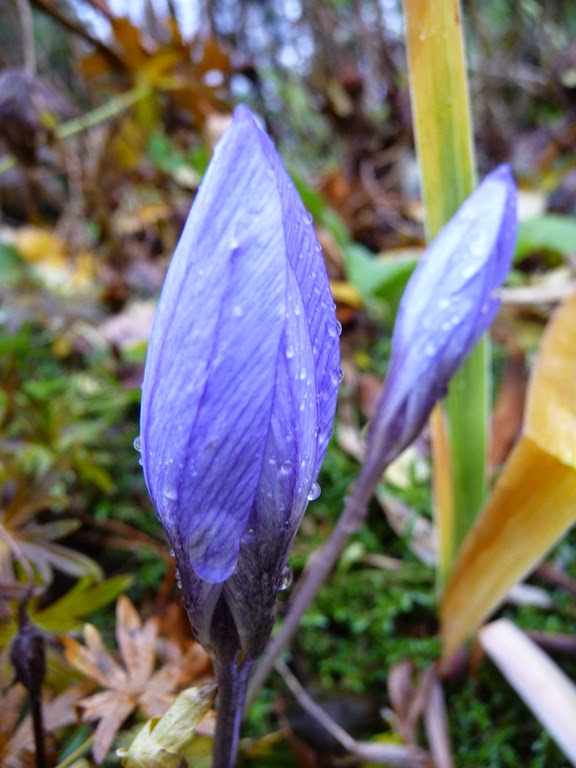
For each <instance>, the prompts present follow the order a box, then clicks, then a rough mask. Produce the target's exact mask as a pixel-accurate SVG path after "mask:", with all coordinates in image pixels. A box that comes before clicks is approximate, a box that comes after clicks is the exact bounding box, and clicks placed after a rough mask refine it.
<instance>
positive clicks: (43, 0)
mask: <svg viewBox="0 0 576 768" xmlns="http://www.w3.org/2000/svg"><path fill="white" fill-rule="evenodd" d="M32 4H33V5H34V6H35V7H36V8H39V9H40V10H41V11H44V13H46V14H48V16H52V18H53V19H55V20H56V21H57V22H58V23H59V24H60V25H61V26H63V27H64V29H67V30H68V31H69V32H72V33H73V34H75V35H78V37H81V38H82V39H83V40H86V42H87V43H90V45H93V46H94V48H96V50H97V51H99V52H100V53H101V54H102V55H103V56H105V57H106V58H107V59H108V60H109V61H110V62H111V63H112V64H113V65H114V66H115V67H116V68H118V69H121V70H125V69H126V63H125V61H124V59H123V58H122V56H120V54H119V53H118V52H117V51H114V50H113V49H112V48H109V47H108V46H107V45H106V44H105V43H103V42H102V40H99V39H98V38H97V37H94V36H93V35H92V34H91V33H90V32H89V31H88V30H87V29H85V28H84V27H83V26H82V25H81V24H79V23H77V22H76V21H74V20H73V19H71V18H69V17H68V16H65V15H64V14H63V13H61V11H60V10H59V9H58V8H57V7H55V6H54V5H52V3H51V2H50V0H32Z"/></svg>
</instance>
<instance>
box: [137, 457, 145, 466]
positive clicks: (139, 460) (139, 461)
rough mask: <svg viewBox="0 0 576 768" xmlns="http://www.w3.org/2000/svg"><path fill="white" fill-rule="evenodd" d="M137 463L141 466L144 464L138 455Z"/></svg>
mask: <svg viewBox="0 0 576 768" xmlns="http://www.w3.org/2000/svg"><path fill="white" fill-rule="evenodd" d="M138 464H140V466H142V465H143V464H144V462H143V461H142V457H140V458H139V459H138Z"/></svg>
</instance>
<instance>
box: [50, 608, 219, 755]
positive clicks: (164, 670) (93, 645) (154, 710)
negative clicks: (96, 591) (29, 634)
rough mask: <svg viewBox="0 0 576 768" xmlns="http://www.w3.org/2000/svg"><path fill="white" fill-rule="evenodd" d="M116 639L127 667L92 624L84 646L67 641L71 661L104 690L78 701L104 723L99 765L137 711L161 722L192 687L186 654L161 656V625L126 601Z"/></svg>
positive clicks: (174, 650) (96, 750)
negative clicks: (185, 688)
mask: <svg viewBox="0 0 576 768" xmlns="http://www.w3.org/2000/svg"><path fill="white" fill-rule="evenodd" d="M116 639H117V642H118V648H119V652H120V658H121V661H122V663H119V662H118V661H116V659H115V658H114V657H113V656H112V654H111V653H109V652H108V650H107V649H106V646H105V645H104V642H103V640H102V637H101V635H100V633H99V632H98V630H97V629H96V628H95V627H93V626H92V625H90V624H87V625H86V626H85V627H84V640H85V645H81V644H80V643H78V642H77V641H76V640H74V639H73V638H71V637H63V638H62V643H63V645H64V648H65V651H66V659H67V660H68V662H69V663H70V664H71V665H72V666H73V667H75V668H76V669H77V670H79V671H80V672H82V674H84V675H85V676H86V677H88V678H91V679H92V680H94V681H96V682H97V683H98V684H99V685H100V686H102V687H103V688H104V689H105V690H103V691H100V692H99V693H95V694H93V695H92V696H88V697H87V698H85V699H82V701H80V702H78V707H79V708H81V709H82V710H83V720H85V721H90V720H99V723H98V726H97V728H96V731H95V733H94V745H93V754H94V759H95V761H96V763H101V762H102V761H103V760H104V758H105V757H106V755H107V754H108V752H109V751H110V747H111V746H112V742H113V740H114V737H115V736H116V734H117V733H118V731H119V730H120V728H121V727H122V724H123V723H124V722H125V721H126V720H127V719H128V717H129V716H130V715H131V714H132V713H133V712H135V711H136V710H138V709H139V710H141V711H142V712H143V713H144V714H145V715H146V716H147V717H149V718H155V717H161V716H162V715H163V714H164V713H165V712H166V711H167V710H168V708H169V707H170V705H171V704H172V702H173V701H174V698H175V696H176V694H177V692H178V690H179V689H180V688H181V687H182V685H183V684H185V683H186V682H189V680H188V679H187V672H188V670H189V665H188V663H187V658H186V656H187V654H186V653H183V652H182V651H181V650H180V649H179V648H178V647H177V646H172V647H171V648H170V654H169V657H168V654H167V653H166V647H164V654H163V656H162V657H161V654H160V653H159V650H160V648H161V643H160V642H159V639H158V620H157V619H156V618H151V619H148V620H147V621H146V622H142V619H141V618H140V616H139V615H138V613H137V611H136V609H135V608H134V606H133V605H132V603H131V602H130V600H128V598H127V597H120V598H119V600H118V602H117V605H116ZM196 646H197V643H194V642H191V643H190V646H189V651H190V652H191V653H192V654H193V655H194V656H195V657H197V656H198V648H197V647H196ZM195 669H198V666H197V665H196V666H195ZM204 669H206V667H204Z"/></svg>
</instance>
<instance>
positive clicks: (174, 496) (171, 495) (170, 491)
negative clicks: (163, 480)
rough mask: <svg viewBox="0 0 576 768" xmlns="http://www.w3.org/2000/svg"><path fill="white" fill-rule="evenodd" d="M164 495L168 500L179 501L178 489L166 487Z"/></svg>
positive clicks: (163, 491)
mask: <svg viewBox="0 0 576 768" xmlns="http://www.w3.org/2000/svg"><path fill="white" fill-rule="evenodd" d="M162 493H163V494H164V496H165V498H167V499H168V500H169V501H178V491H177V490H176V488H171V487H170V486H168V485H167V486H166V487H165V488H164V489H163V490H162Z"/></svg>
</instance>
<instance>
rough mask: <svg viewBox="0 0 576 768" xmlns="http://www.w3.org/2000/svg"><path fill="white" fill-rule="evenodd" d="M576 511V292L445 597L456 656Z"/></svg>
mask: <svg viewBox="0 0 576 768" xmlns="http://www.w3.org/2000/svg"><path fill="white" fill-rule="evenodd" d="M575 519H576V294H575V295H573V296H572V297H571V298H570V299H568V300H567V301H566V302H565V303H564V304H563V305H562V306H561V307H560V308H559V309H558V310H557V311H556V313H555V314H554V315H553V317H552V319H551V321H550V324H549V326H548V328H547V330H546V332H545V333H544V336H543V339H542V343H541V346H540V353H539V357H538V361H537V363H536V366H535V369H534V372H533V375H532V378H531V381H530V387H529V392H528V402H527V407H526V417H525V423H524V430H523V433H522V436H521V438H520V440H519V441H518V443H517V444H516V446H515V448H514V449H513V451H512V453H511V454H510V456H509V458H508V461H507V462H506V465H505V466H504V469H503V471H502V474H501V475H500V477H499V478H498V481H497V483H496V485H495V488H494V491H493V493H492V496H491V497H490V499H489V500H488V502H487V503H486V505H485V507H484V509H483V510H482V512H481V513H480V515H479V517H478V519H477V521H476V524H475V525H474V527H473V528H472V530H471V531H470V533H469V534H468V536H467V538H466V540H465V541H464V544H463V546H462V548H461V550H460V553H459V555H458V558H457V560H456V563H455V565H454V569H453V571H452V574H451V576H450V578H449V580H448V582H447V584H446V590H445V592H444V595H443V597H442V601H441V610H440V613H441V632H442V639H443V652H444V657H445V658H447V657H449V656H450V655H451V654H452V653H453V652H454V651H455V650H456V649H457V648H458V646H459V645H460V644H461V643H462V642H463V641H464V640H465V639H466V638H467V637H469V636H470V635H471V634H472V633H473V632H474V631H475V630H476V629H477V628H478V627H479V626H480V624H481V622H482V621H483V620H484V619H485V618H486V616H487V615H488V614H489V613H490V612H491V611H492V610H493V609H494V608H495V607H496V606H497V605H498V604H499V603H500V602H501V601H502V600H503V599H504V597H505V596H506V594H507V593H508V591H509V590H510V588H511V587H512V586H513V585H514V584H516V583H517V582H518V581H519V580H520V579H521V578H523V577H524V576H525V575H526V574H527V573H528V572H530V571H531V570H532V569H533V568H534V566H535V565H536V564H537V563H538V562H539V561H540V560H541V559H542V558H543V557H544V555H545V554H546V552H547V551H548V550H549V549H550V548H551V547H552V546H553V545H554V543H555V542H556V541H557V540H558V539H559V538H560V537H561V536H562V535H563V534H564V533H565V531H566V530H567V529H568V528H569V527H570V526H571V525H572V524H573V522H574V521H575Z"/></svg>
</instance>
